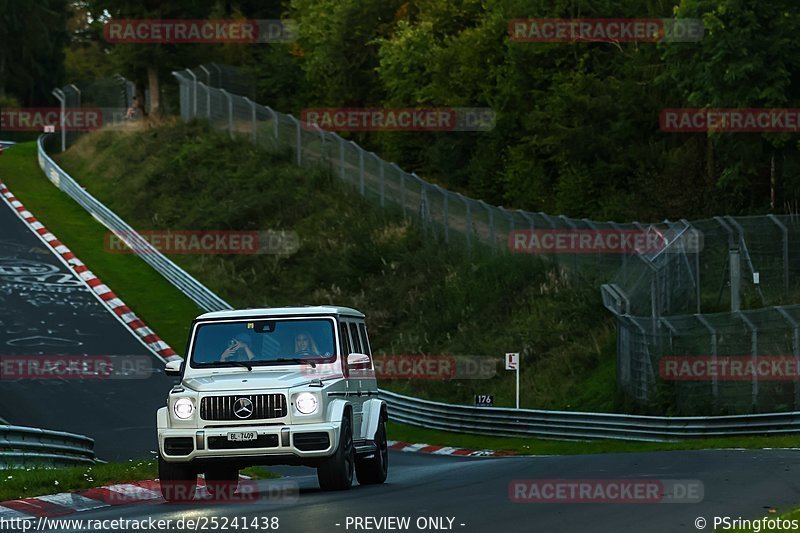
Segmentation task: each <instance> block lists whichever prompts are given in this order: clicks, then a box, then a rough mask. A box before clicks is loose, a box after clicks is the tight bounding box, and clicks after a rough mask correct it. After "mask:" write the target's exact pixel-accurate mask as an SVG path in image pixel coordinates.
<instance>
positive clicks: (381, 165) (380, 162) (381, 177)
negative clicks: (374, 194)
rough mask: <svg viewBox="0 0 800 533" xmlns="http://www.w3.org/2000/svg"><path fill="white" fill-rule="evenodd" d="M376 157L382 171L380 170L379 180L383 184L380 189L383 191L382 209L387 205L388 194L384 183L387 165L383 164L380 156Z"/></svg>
mask: <svg viewBox="0 0 800 533" xmlns="http://www.w3.org/2000/svg"><path fill="white" fill-rule="evenodd" d="M375 157H376V159H377V161H378V168H379V169H380V170H379V179H380V182H381V184H380V189H381V207H384V206H385V203H386V194H385V192H384V189H385V183H384V175H383V174H384V171H385V169H384V168H383V167H384V164H385V163H384V162H383V159H381V158H379V157H378V156H375Z"/></svg>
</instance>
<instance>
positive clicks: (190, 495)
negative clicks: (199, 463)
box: [158, 454, 197, 502]
mask: <svg viewBox="0 0 800 533" xmlns="http://www.w3.org/2000/svg"><path fill="white" fill-rule="evenodd" d="M158 479H159V485H160V486H161V496H163V497H164V499H165V500H166V501H168V502H187V501H191V500H193V499H194V494H195V491H196V490H197V472H195V470H194V468H193V467H192V465H189V464H186V463H168V462H166V461H165V460H164V458H163V457H161V455H160V454H159V456H158Z"/></svg>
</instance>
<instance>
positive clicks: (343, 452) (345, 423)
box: [317, 416, 356, 490]
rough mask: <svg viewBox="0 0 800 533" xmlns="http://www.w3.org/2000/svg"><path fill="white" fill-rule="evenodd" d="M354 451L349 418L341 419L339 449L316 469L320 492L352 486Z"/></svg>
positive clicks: (345, 488)
mask: <svg viewBox="0 0 800 533" xmlns="http://www.w3.org/2000/svg"><path fill="white" fill-rule="evenodd" d="M355 458H356V450H355V447H354V446H353V428H352V425H351V423H350V418H349V417H347V416H345V417H344V419H342V429H341V431H340V433H339V447H338V448H337V449H336V453H334V454H333V455H331V456H330V457H328V458H327V459H325V461H324V462H323V463H322V464H320V465H319V466H318V467H317V479H318V480H319V486H320V488H321V489H322V490H347V489H349V488H350V487H352V486H353V471H354V469H355Z"/></svg>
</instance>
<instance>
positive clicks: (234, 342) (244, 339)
mask: <svg viewBox="0 0 800 533" xmlns="http://www.w3.org/2000/svg"><path fill="white" fill-rule="evenodd" d="M255 357H256V356H255V354H253V350H252V349H251V348H250V336H249V335H248V334H247V333H238V334H236V335H235V336H234V337H233V338H232V339H231V342H230V344H229V345H228V347H227V348H226V349H225V351H224V352H222V354H221V355H220V357H219V360H220V362H225V361H252V360H253V359H255Z"/></svg>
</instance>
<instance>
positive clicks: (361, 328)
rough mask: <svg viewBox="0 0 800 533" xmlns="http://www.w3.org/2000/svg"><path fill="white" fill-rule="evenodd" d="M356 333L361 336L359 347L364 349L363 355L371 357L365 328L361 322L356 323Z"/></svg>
mask: <svg viewBox="0 0 800 533" xmlns="http://www.w3.org/2000/svg"><path fill="white" fill-rule="evenodd" d="M358 332H359V333H360V334H361V346H362V347H363V348H364V353H365V354H367V355H368V356H370V357H372V349H371V348H370V346H369V339H368V338H367V326H365V325H364V323H363V322H359V323H358Z"/></svg>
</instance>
